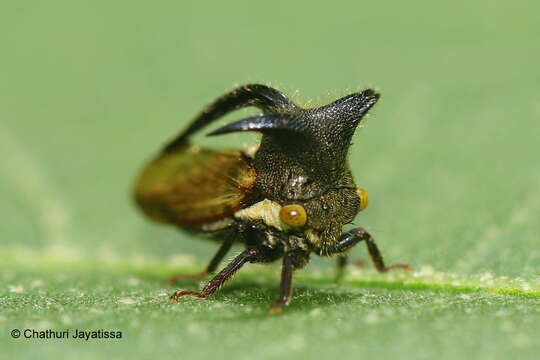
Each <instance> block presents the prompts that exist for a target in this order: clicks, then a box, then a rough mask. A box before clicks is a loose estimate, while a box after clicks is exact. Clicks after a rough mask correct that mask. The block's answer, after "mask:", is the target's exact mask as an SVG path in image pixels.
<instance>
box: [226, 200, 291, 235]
mask: <svg viewBox="0 0 540 360" xmlns="http://www.w3.org/2000/svg"><path fill="white" fill-rule="evenodd" d="M279 210H281V205H279V204H278V203H277V202H275V201H272V200H268V199H264V200H263V201H259V202H258V203H255V204H253V205H251V206H250V207H247V208H245V209H242V210H239V211H237V212H235V213H234V217H235V218H237V219H241V220H261V221H262V222H264V223H265V224H266V225H268V226H272V227H274V228H276V229H278V230H282V231H283V230H287V229H288V228H289V227H288V226H287V225H286V224H284V223H283V222H282V221H281V219H280V217H279Z"/></svg>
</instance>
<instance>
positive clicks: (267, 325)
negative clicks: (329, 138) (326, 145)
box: [0, 0, 540, 359]
mask: <svg viewBox="0 0 540 360" xmlns="http://www.w3.org/2000/svg"><path fill="white" fill-rule="evenodd" d="M539 10H540V8H539V6H538V4H536V3H534V2H526V1H514V2H507V3H505V4H502V3H494V2H489V1H485V0H481V1H477V2H474V3H471V2H455V1H454V2H445V3H442V2H430V3H426V2H420V1H408V2H400V3H388V2H371V3H360V2H353V1H349V2H346V1H338V2H333V3H328V2H326V3H313V2H312V3H309V4H307V3H304V4H301V3H299V2H298V3H296V2H295V3H293V2H281V1H272V2H247V1H244V2H234V3H231V2H212V3H204V2H189V1H185V2H184V1H182V2H176V1H155V2H152V3H150V2H138V1H134V2H105V1H92V2H72V1H65V0H60V1H54V2H40V1H29V2H28V1H27V2H11V3H6V4H2V5H1V10H0V20H1V21H0V40H1V41H0V47H1V48H0V49H1V52H2V56H0V72H1V81H0V154H1V155H2V156H1V159H0V195H1V199H2V201H0V216H1V220H0V230H1V234H2V236H1V240H0V241H1V242H0V348H1V349H2V356H0V357H4V356H5V357H6V358H42V359H49V358H51V359H52V358H58V357H65V358H77V359H97V358H107V359H110V358H120V357H130V358H153V359H155V358H166V357H167V358H168V357H176V358H191V359H221V358H227V359H253V358H257V359H287V358H299V359H301V358H314V359H323V358H329V357H336V356H339V358H340V359H341V358H342V359H358V358H366V359H367V358H373V359H374V358H377V359H392V358H399V359H434V358H436V359H462V358H465V359H508V358H511V357H516V358H519V359H536V358H538V354H539V353H540V342H539V340H538V339H539V336H540V311H539V309H540V307H539V305H540V277H539V274H540V247H539V240H540V239H539V234H540V222H539V213H540V161H539V160H538V154H539V150H540V146H539V141H538V139H539V138H540V121H539V119H540V88H539V81H538V80H539V79H540V68H539V67H538V64H539V63H540V46H538V35H540V25H539V22H538V16H537V14H538V11H539ZM256 81H257V82H264V83H268V82H271V84H272V85H273V86H276V87H277V88H279V89H282V90H283V91H284V92H286V93H288V94H290V95H291V97H292V98H293V99H294V100H295V101H297V102H299V103H301V104H307V105H312V106H316V105H321V104H324V103H328V102H330V101H333V100H335V99H336V98H337V97H339V96H341V95H344V94H346V93H349V92H351V91H357V90H360V89H363V88H366V87H375V88H377V89H379V90H380V91H381V93H382V95H383V98H382V100H381V101H380V103H379V104H377V106H376V107H375V108H374V109H373V111H372V113H371V115H370V116H369V117H368V119H367V121H366V122H365V123H364V126H363V127H362V128H361V129H360V130H359V131H358V132H357V134H356V136H355V138H354V140H353V142H354V145H353V147H352V148H351V154H350V161H351V167H352V169H353V173H354V174H355V177H356V180H357V183H358V185H360V186H362V187H363V188H365V189H367V190H368V192H369V194H370V205H369V207H368V208H367V209H366V210H365V211H364V212H363V213H362V214H361V215H360V216H358V218H357V219H356V221H355V223H356V224H361V225H362V226H364V227H365V228H367V229H368V230H369V231H370V232H371V233H372V234H373V235H374V237H375V238H376V239H377V242H378V244H379V246H380V248H381V249H382V251H383V254H384V255H385V259H386V260H387V262H389V263H394V262H409V263H411V264H412V266H413V267H414V268H415V272H414V273H412V274H402V273H400V272H393V273H390V274H377V273H375V272H374V271H373V270H372V267H371V265H370V264H369V263H368V261H367V257H366V255H365V249H364V247H363V245H362V244H360V245H359V246H357V247H356V248H355V249H354V250H353V251H352V255H353V257H356V258H361V259H363V260H364V262H365V263H366V265H365V266H364V267H362V268H356V267H352V266H351V267H350V269H348V270H349V271H348V275H347V276H346V277H345V279H343V280H342V281H340V282H338V281H336V280H335V278H334V272H333V270H334V269H333V267H332V265H333V263H332V262H331V260H329V259H315V258H314V259H313V261H312V264H310V265H309V266H308V267H306V268H305V269H303V270H301V271H298V272H297V274H296V277H295V280H294V282H295V298H294V300H293V302H292V303H291V304H290V306H289V307H288V308H286V310H285V311H284V312H283V313H282V314H281V315H279V316H269V315H268V313H267V309H268V305H269V303H270V302H271V301H272V300H274V298H275V297H276V296H277V292H278V283H279V264H275V265H268V266H262V265H261V266H260V265H249V266H246V268H245V269H242V271H241V272H240V273H239V274H238V276H237V277H235V279H234V280H233V281H231V282H230V283H228V285H226V286H225V287H224V288H223V289H222V290H221V291H220V292H219V293H217V294H216V296H214V297H213V298H212V299H210V300H208V301H200V300H197V299H186V300H185V301H182V302H181V303H179V304H173V303H170V302H169V301H168V296H169V295H170V294H171V293H172V292H173V291H174V290H175V289H176V288H175V287H170V286H166V285H165V282H164V280H165V279H166V278H167V277H168V276H171V275H173V274H176V273H181V272H195V271H198V270H200V269H201V268H202V267H204V265H205V262H206V261H208V260H209V258H210V257H211V256H212V254H213V252H215V251H216V244H215V243H212V242H208V241H205V240H202V239H198V238H196V237H193V236H191V235H188V234H185V233H182V232H178V231H177V230H176V229H174V228H170V227H164V226H160V225H157V224H153V223H150V222H149V221H147V220H145V219H144V218H143V216H142V215H141V214H140V213H139V212H138V211H137V209H136V208H135V207H134V205H133V203H132V200H131V189H132V184H133V181H134V179H135V177H136V175H137V173H138V171H139V170H140V169H141V167H142V166H143V165H144V163H145V162H146V161H148V159H150V157H151V156H153V154H155V153H156V152H157V151H158V149H159V148H160V147H161V146H162V145H163V144H164V143H165V142H166V141H167V140H168V139H170V138H172V137H173V136H174V135H175V134H176V133H178V132H179V131H180V130H181V129H182V128H183V127H184V126H186V125H187V124H188V123H189V121H190V119H192V118H193V116H194V115H195V114H196V113H197V112H198V111H199V110H200V109H201V108H202V107H203V106H204V105H205V104H207V103H208V102H209V101H211V100H212V99H213V98H215V97H217V96H218V95H221V94H222V93H223V92H224V91H225V90H227V89H230V88H231V87H233V86H234V85H236V84H243V83H247V82H256ZM297 90H298V92H297ZM239 116H241V114H233V115H230V116H227V117H226V118H224V119H223V121H222V122H221V123H220V124H223V123H225V122H227V121H230V120H232V119H238V118H239ZM220 124H216V126H219V125H220ZM198 139H200V141H201V143H204V144H210V145H212V146H233V145H234V146H237V145H238V144H241V145H247V144H250V143H252V142H253V141H257V138H256V137H255V136H252V135H245V134H242V135H227V136H223V137H221V138H212V139H204V138H203V137H202V136H200V137H198ZM239 250H240V248H236V249H235V251H239ZM199 286H200V284H199V283H197V282H186V283H182V284H179V285H178V287H179V288H183V289H197V288H198V287H199ZM13 329H21V330H24V329H36V330H45V329H53V330H58V331H61V330H66V329H68V330H69V331H70V332H71V333H74V332H75V330H76V329H79V330H85V331H88V330H97V329H105V330H115V331H122V333H123V336H122V338H121V339H114V340H111V339H109V340H106V339H102V340H97V339H90V340H88V341H85V340H76V339H25V338H24V337H21V338H19V339H13V338H11V336H10V332H11V330H13Z"/></svg>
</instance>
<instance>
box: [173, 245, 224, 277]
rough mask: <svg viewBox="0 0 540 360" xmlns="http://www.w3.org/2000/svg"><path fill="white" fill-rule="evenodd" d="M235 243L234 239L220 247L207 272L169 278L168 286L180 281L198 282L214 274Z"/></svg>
mask: <svg viewBox="0 0 540 360" xmlns="http://www.w3.org/2000/svg"><path fill="white" fill-rule="evenodd" d="M233 241H234V240H233V239H227V240H225V241H224V242H223V243H222V244H221V246H220V247H219V250H218V252H217V253H216V254H215V255H214V257H213V258H212V260H210V263H209V264H208V266H207V267H206V269H205V270H203V271H201V272H199V273H196V274H178V275H175V276H173V277H171V278H169V279H168V280H167V284H169V285H173V284H175V283H177V282H178V281H182V280H190V279H191V280H198V279H202V278H203V277H205V276H206V275H208V274H213V273H214V272H215V271H216V269H217V267H218V266H219V263H221V260H223V258H224V257H225V255H227V253H228V252H229V250H230V249H231V246H232V244H233Z"/></svg>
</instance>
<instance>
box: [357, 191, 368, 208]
mask: <svg viewBox="0 0 540 360" xmlns="http://www.w3.org/2000/svg"><path fill="white" fill-rule="evenodd" d="M356 193H357V194H358V197H359V198H360V204H359V205H358V211H362V210H364V209H365V208H366V206H367V205H368V194H367V191H366V190H364V189H356Z"/></svg>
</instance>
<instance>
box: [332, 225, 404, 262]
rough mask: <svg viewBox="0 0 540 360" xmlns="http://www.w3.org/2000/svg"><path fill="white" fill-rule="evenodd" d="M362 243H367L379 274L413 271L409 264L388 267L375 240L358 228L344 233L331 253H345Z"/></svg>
mask: <svg viewBox="0 0 540 360" xmlns="http://www.w3.org/2000/svg"><path fill="white" fill-rule="evenodd" d="M360 241H365V242H366V246H367V248H368V252H369V256H370V257H371V260H372V261H373V264H374V265H375V268H377V270H378V271H379V272H387V271H388V270H391V269H404V270H405V271H412V267H411V266H410V265H409V264H394V265H390V266H386V265H385V264H384V260H383V257H382V254H381V252H380V250H379V247H378V246H377V244H376V243H375V239H373V237H372V236H371V235H370V234H369V233H368V232H367V231H366V230H364V228H361V227H358V228H355V229H352V230H349V231H347V232H346V233H343V234H342V235H341V237H340V239H339V241H338V242H337V243H336V245H335V248H334V249H332V250H331V251H330V252H331V253H343V252H345V251H347V250H349V249H350V248H352V247H353V246H354V245H356V244H357V243H359V242H360Z"/></svg>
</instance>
